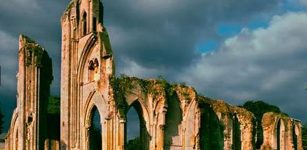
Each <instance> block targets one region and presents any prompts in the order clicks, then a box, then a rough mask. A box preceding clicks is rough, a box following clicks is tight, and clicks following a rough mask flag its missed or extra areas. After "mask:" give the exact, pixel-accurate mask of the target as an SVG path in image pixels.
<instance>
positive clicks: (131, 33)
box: [0, 0, 303, 124]
mask: <svg viewBox="0 0 307 150" xmlns="http://www.w3.org/2000/svg"><path fill="white" fill-rule="evenodd" d="M302 1H303V0H302ZM68 2H69V0H6V1H2V2H1V5H0V43H1V47H0V52H1V55H0V65H1V66H2V80H3V82H4V83H3V85H2V86H1V87H0V98H1V99H0V102H1V104H2V108H5V109H8V110H10V111H11V112H12V109H11V108H14V105H15V103H16V102H15V101H16V98H15V95H16V77H15V76H16V72H17V49H18V43H17V40H18V35H19V33H24V34H26V35H28V36H30V37H31V38H33V39H34V40H36V41H37V42H38V43H39V44H41V45H42V46H43V47H45V48H46V49H47V51H48V53H49V55H50V56H51V57H52V59H53V66H54V69H53V70H54V81H53V85H52V93H53V94H55V95H59V90H60V88H59V81H60V55H61V45H60V44H61V29H60V17H61V15H62V13H63V11H64V9H65V7H66V5H67V4H68ZM281 2H282V0H271V1H270V2H268V1H267V0H211V1H209V0H192V1H187V0H104V5H105V26H106V27H107V29H108V31H109V34H110V38H111V43H112V46H113V50H114V52H115V58H116V64H117V68H118V69H117V71H118V72H120V73H126V74H129V75H137V76H140V77H142V76H147V77H150V76H151V77H152V76H157V75H164V76H166V78H168V79H171V80H178V78H179V76H180V75H183V76H184V77H186V76H185V75H186V74H183V73H184V71H185V70H190V69H191V66H192V65H193V64H196V63H197V64H201V63H200V62H202V60H203V56H201V54H200V53H201V52H199V51H197V50H196V47H197V44H199V43H203V42H205V41H206V40H208V39H215V40H218V41H223V37H220V36H219V35H218V34H217V32H216V31H217V26H218V25H219V24H220V23H225V22H226V23H227V22H231V23H237V24H242V25H246V24H248V23H249V22H250V21H251V20H252V19H253V18H254V17H270V16H272V14H274V13H275V12H276V11H278V7H279V5H280V3H281ZM294 57H295V58H296V57H298V56H294ZM221 59H222V60H223V59H227V57H223V58H221ZM269 63H273V62H269ZM239 64H240V63H239ZM232 65H237V64H232ZM212 67H219V65H216V64H213V66H212ZM205 69H209V70H206V71H207V72H210V71H211V70H210V68H205ZM224 69H225V70H227V69H229V70H231V66H230V68H227V67H224ZM193 71H194V70H193ZM204 71H205V70H204ZM195 72H196V71H195ZM191 77H194V75H191V76H190V78H191ZM220 77H221V79H220V80H224V79H223V76H220ZM255 78H256V77H255ZM215 79H216V78H214V77H212V80H210V79H209V78H208V80H204V82H200V83H201V84H210V85H212V86H210V87H206V89H203V88H202V87H201V86H198V84H195V85H196V86H197V87H200V90H202V91H210V93H212V94H211V95H221V97H225V98H233V97H235V96H233V95H239V94H238V93H235V92H237V91H230V92H233V93H231V94H233V95H231V96H229V95H227V94H221V93H220V91H221V90H225V91H223V93H227V89H220V87H218V86H216V85H215V84H213V81H220V80H215ZM300 79H301V78H300ZM189 80H191V79H189ZM189 80H188V79H184V78H182V81H184V82H188V81H189ZM225 80H226V79H225ZM197 81H202V78H198V77H195V78H194V83H195V82H197ZM298 82H301V80H299V81H298ZM191 83H192V82H191ZM211 83H212V84H211ZM253 83H254V82H253ZM296 83H297V82H293V83H292V84H296ZM245 84H246V85H245ZM245 84H242V86H238V87H236V89H242V91H244V89H245V88H251V86H249V84H248V83H245ZM251 84H252V83H251ZM289 86H290V84H289ZM225 87H228V88H232V89H235V88H234V87H233V86H231V85H225ZM291 87H292V86H291ZM275 88H277V87H275ZM280 88H282V87H280ZM289 88H290V87H289ZM253 89H255V90H256V89H257V88H253ZM284 90H286V89H281V90H280V91H284ZM247 93H248V91H247ZM240 94H241V93H240ZM257 94H263V93H261V92H259V93H257ZM247 95H249V94H247ZM264 95H269V94H266V93H265V94H264ZM275 95H280V94H279V93H278V92H276V93H274V92H273V93H272V97H268V98H272V99H274V98H276V97H274V96H275ZM276 103H278V102H277V101H276ZM6 106H7V107H6ZM292 108H293V109H292ZM295 108H296V107H295V106H293V107H291V110H289V111H292V110H294V109H295ZM289 109H290V108H289ZM7 116H11V113H8V114H7ZM9 120H10V117H8V118H7V120H6V123H7V124H8V122H9Z"/></svg>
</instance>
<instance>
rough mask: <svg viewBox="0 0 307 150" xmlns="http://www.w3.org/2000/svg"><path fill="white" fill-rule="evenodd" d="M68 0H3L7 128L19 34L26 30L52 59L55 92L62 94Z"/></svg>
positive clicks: (0, 21)
mask: <svg viewBox="0 0 307 150" xmlns="http://www.w3.org/2000/svg"><path fill="white" fill-rule="evenodd" d="M67 3H68V0H66V1H63V0H55V1H48V0H42V1H36V0H10V1H1V5H0V45H1V47H0V52H1V55H0V65H1V69H2V73H1V77H2V85H1V86H0V104H1V109H2V110H3V112H4V113H5V129H7V127H8V124H9V122H10V119H11V115H12V111H13V109H14V108H15V107H16V73H17V63H18V60H17V52H18V35H19V34H21V33H22V34H25V35H28V36H29V37H31V38H33V39H34V40H35V41H37V42H38V43H39V44H41V45H42V46H43V47H45V48H46V49H47V51H48V53H49V55H50V56H51V57H52V59H53V65H54V69H53V70H54V76H55V80H54V81H53V86H52V93H53V94H55V95H59V90H60V89H59V80H60V78H59V72H60V54H61V53H60V52H61V50H60V48H61V42H60V40H61V30H60V16H61V14H62V13H63V10H64V9H65V7H66V4H67Z"/></svg>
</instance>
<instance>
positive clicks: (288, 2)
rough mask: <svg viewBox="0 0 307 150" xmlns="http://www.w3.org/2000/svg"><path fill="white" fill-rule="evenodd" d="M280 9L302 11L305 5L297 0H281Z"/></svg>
mask: <svg viewBox="0 0 307 150" xmlns="http://www.w3.org/2000/svg"><path fill="white" fill-rule="evenodd" d="M280 9H282V10H284V11H292V12H293V11H303V10H306V9H305V7H304V6H303V5H302V4H300V2H299V0H283V1H282V2H281V3H280Z"/></svg>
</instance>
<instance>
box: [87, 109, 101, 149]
mask: <svg viewBox="0 0 307 150" xmlns="http://www.w3.org/2000/svg"><path fill="white" fill-rule="evenodd" d="M90 118H91V120H90V122H91V123H90V126H89V128H88V139H89V150H102V127H101V118H100V114H99V111H98V109H97V107H96V106H94V107H93V108H92V110H91V117H90Z"/></svg>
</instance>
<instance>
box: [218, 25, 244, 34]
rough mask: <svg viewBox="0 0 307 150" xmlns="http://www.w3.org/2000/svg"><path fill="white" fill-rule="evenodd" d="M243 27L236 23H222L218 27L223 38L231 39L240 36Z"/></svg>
mask: <svg viewBox="0 0 307 150" xmlns="http://www.w3.org/2000/svg"><path fill="white" fill-rule="evenodd" d="M242 28H243V26H242V25H241V24H236V23H221V24H219V25H218V27H217V33H218V35H219V36H221V37H231V36H234V35H236V34H238V33H239V32H240V31H241V30H242Z"/></svg>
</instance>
